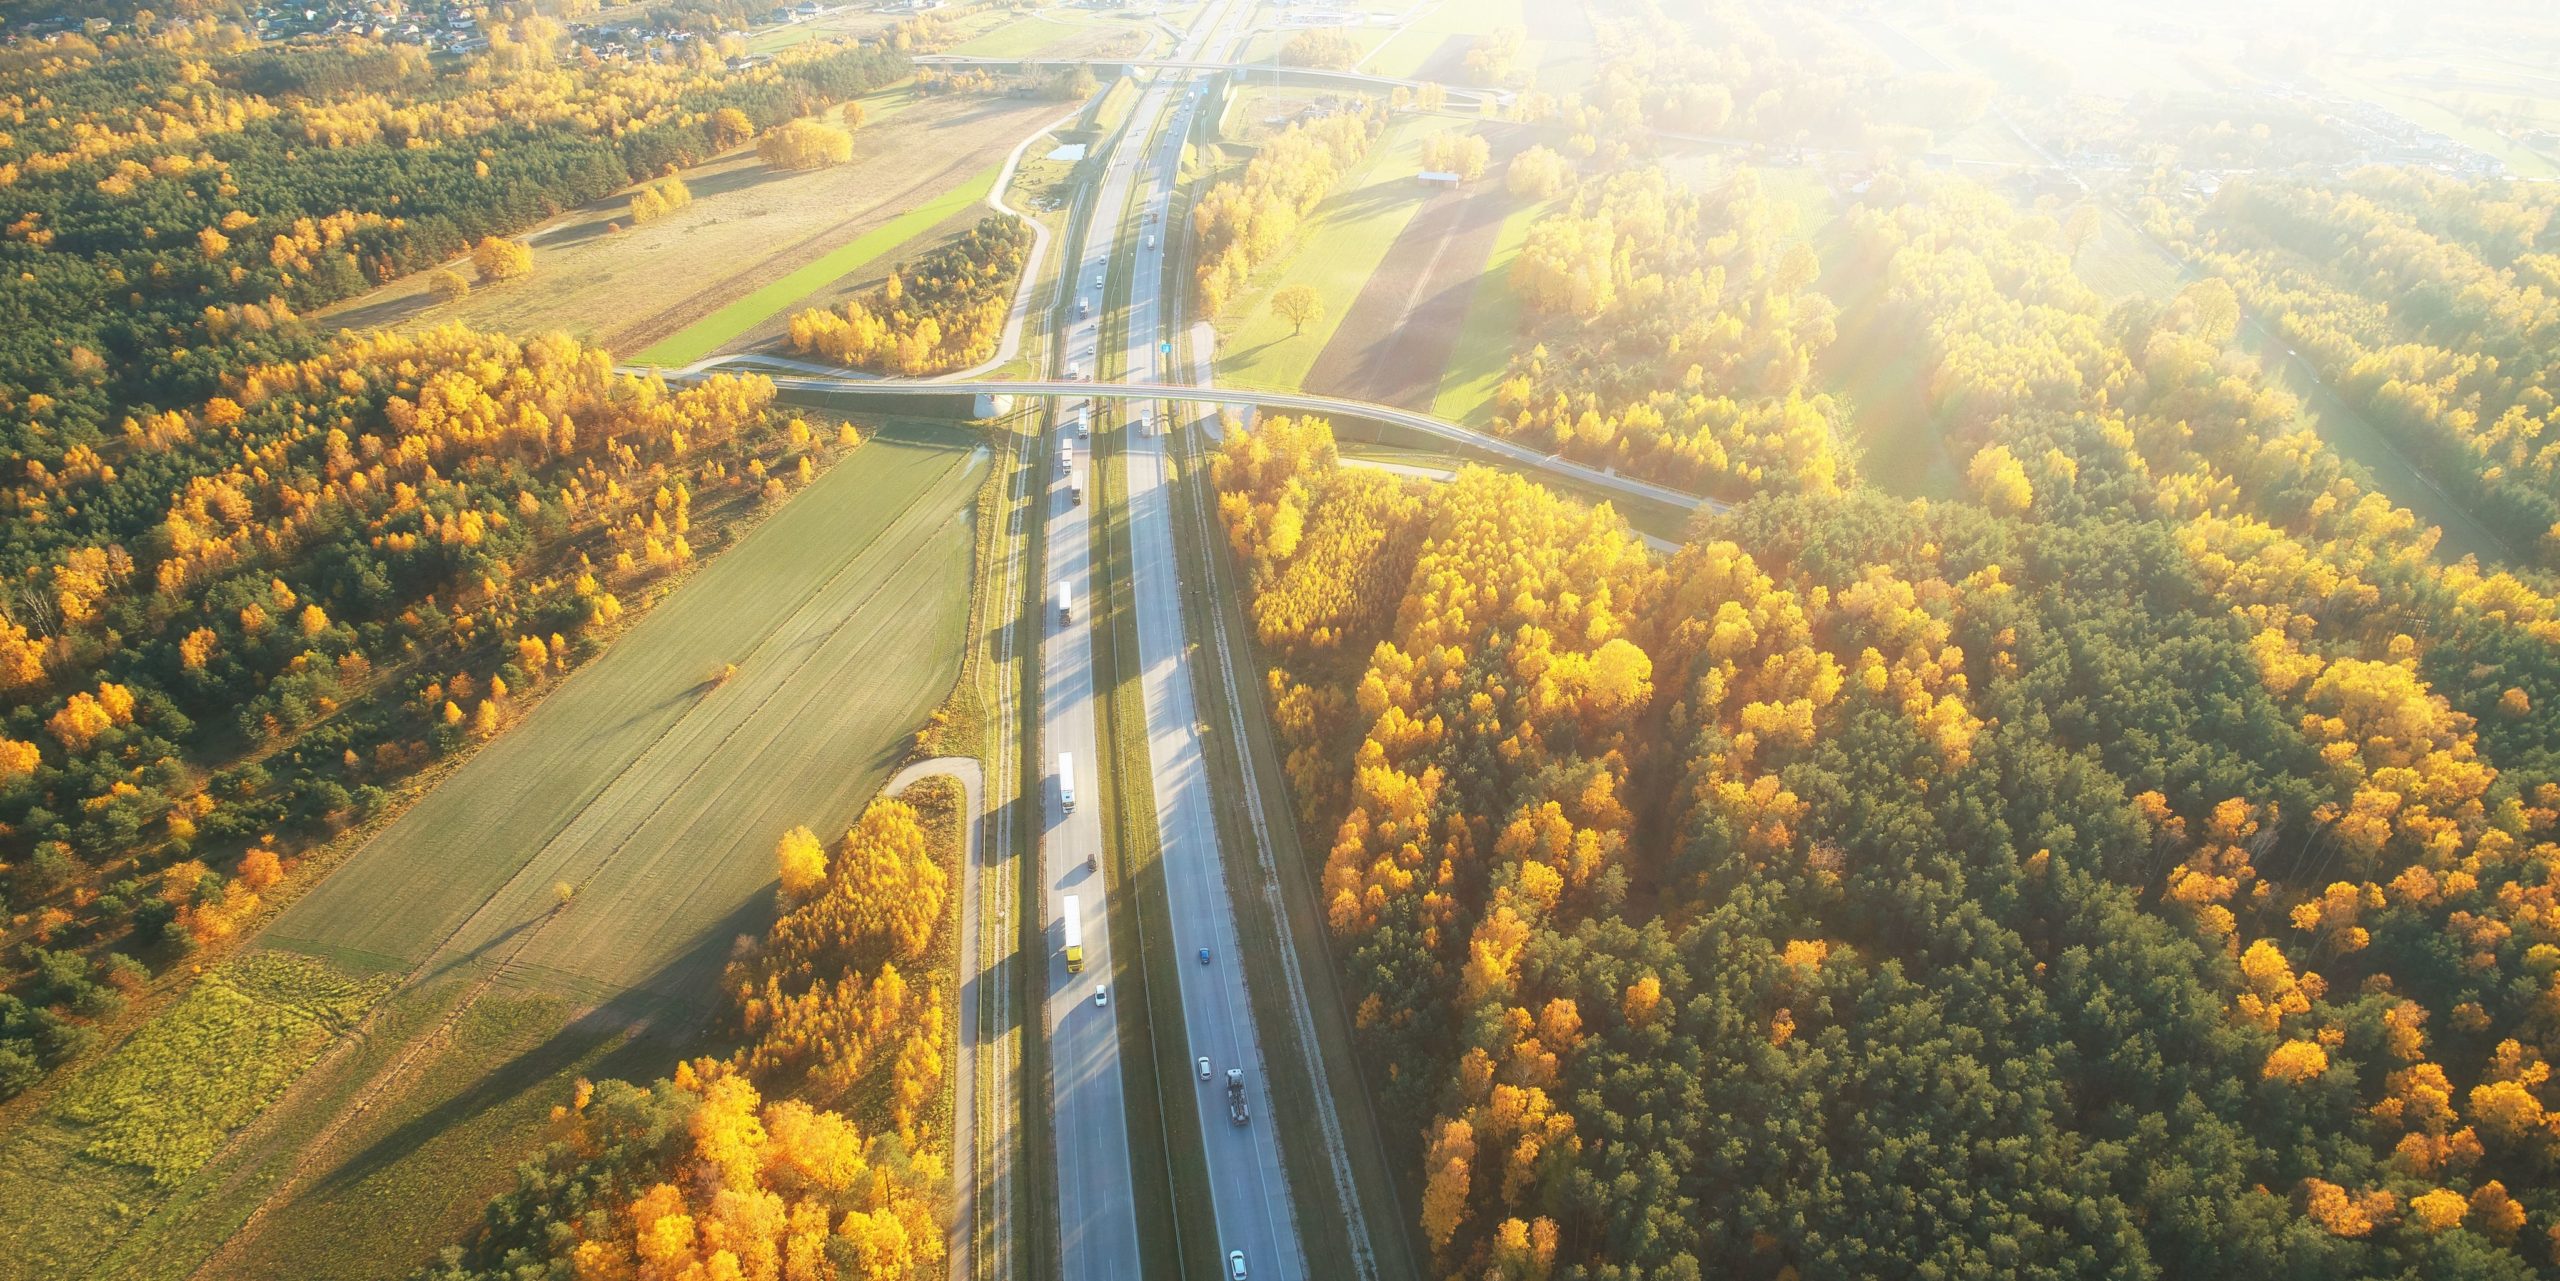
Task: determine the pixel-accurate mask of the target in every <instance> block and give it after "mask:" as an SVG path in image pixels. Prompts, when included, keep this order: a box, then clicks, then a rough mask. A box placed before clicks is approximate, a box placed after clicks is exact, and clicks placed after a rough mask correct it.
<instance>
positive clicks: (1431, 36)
mask: <svg viewBox="0 0 2560 1281" xmlns="http://www.w3.org/2000/svg"><path fill="white" fill-rule="evenodd" d="M1539 2H1540V3H1547V2H1549V0H1539ZM1529 3H1530V0H1449V2H1447V3H1442V4H1437V5H1434V6H1432V7H1431V9H1430V11H1429V12H1426V13H1424V14H1423V15H1422V16H1421V17H1419V18H1417V19H1415V20H1414V21H1413V22H1412V23H1411V24H1410V25H1408V26H1407V27H1405V29H1404V30H1402V31H1400V32H1398V33H1396V36H1395V38H1394V39H1392V40H1389V41H1387V43H1386V44H1385V46H1384V47H1382V48H1380V49H1379V50H1378V51H1377V53H1376V54H1375V55H1373V56H1372V57H1371V58H1370V60H1369V63H1368V65H1367V66H1366V67H1365V68H1363V69H1364V70H1367V71H1370V72H1374V73H1376V74H1378V75H1382V76H1395V77H1398V78H1410V77H1412V76H1413V75H1414V73H1416V72H1418V71H1420V70H1422V68H1423V65H1424V64H1426V63H1428V62H1429V61H1431V56H1432V55H1433V54H1435V53H1438V52H1439V51H1440V47H1441V45H1442V44H1443V43H1445V42H1446V41H1447V40H1448V38H1449V37H1450V36H1488V35H1491V34H1493V33H1494V32H1496V31H1498V30H1501V29H1502V28H1504V27H1522V28H1526V27H1527V25H1528V5H1529Z"/></svg>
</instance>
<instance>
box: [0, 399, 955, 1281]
mask: <svg viewBox="0 0 2560 1281" xmlns="http://www.w3.org/2000/svg"><path fill="white" fill-rule="evenodd" d="M985 465H986V464H985V454H984V450H983V448H982V447H981V446H980V445H979V444H978V442H977V441H976V439H975V438H974V437H971V436H968V435H966V434H963V433H960V432H957V431H953V430H950V429H947V428H936V429H917V430H912V431H906V430H902V431H898V432H894V433H891V434H885V435H883V436H882V437H880V438H877V439H874V440H872V441H871V442H869V443H868V444H866V445H864V446H863V447H862V448H861V449H860V450H858V451H856V452H855V454H854V455H853V456H852V457H851V458H849V459H847V460H846V461H844V462H842V463H840V464H838V465H837V466H835V467H834V468H832V469H830V470H829V471H828V472H826V473H825V474H824V475H822V476H821V477H820V478H819V479H818V480H817V481H816V482H815V483H814V484H813V485H812V486H811V487H810V488H809V489H808V490H807V491H806V492H805V493H802V494H800V495H799V496H797V497H796V498H794V499H793V500H792V501H790V502H789V503H788V504H786V505H785V506H784V507H782V508H781V509H780V510H779V511H778V512H777V513H776V514H775V515H774V516H772V517H771V518H770V519H769V520H767V521H766V522H765V523H764V524H762V525H761V526H759V527H758V528H756V529H755V530H754V531H753V532H752V533H750V534H748V535H747V536H746V537H745V538H744V540H743V541H741V542H740V543H739V545H738V546H737V547H736V548H735V549H733V550H731V551H728V552H727V553H725V554H722V555H720V556H718V557H717V558H715V559H713V560H711V561H710V563H709V564H707V565H705V566H704V568H703V569H702V570H701V571H699V572H698V573H697V574H696V575H694V576H693V577H692V578H691V579H690V580H688V581H687V582H686V583H685V584H684V585H683V587H682V588H681V589H679V590H677V591H676V592H675V593H674V594H673V595H672V596H670V597H669V598H668V599H667V600H666V602H665V603H664V604H662V605H660V606H659V607H657V608H656V609H654V610H652V611H651V612H650V613H649V615H648V616H647V617H645V618H644V619H643V620H642V621H641V622H640V623H639V624H638V625H636V626H635V627H633V628H632V630H631V631H630V632H629V633H628V634H627V635H626V636H625V637H623V638H622V639H621V640H620V641H618V642H617V643H616V644H615V646H614V647H613V648H612V649H610V650H608V651H607V652H606V653H605V654H604V655H603V656H602V657H600V658H598V659H597V660H595V661H594V662H593V663H592V664H591V665H589V666H588V667H586V668H584V669H582V670H580V671H579V672H577V673H576V674H575V675H573V676H572V677H571V678H569V680H568V681H567V682H566V683H564V684H563V685H562V686H561V688H560V689H558V690H557V691H556V692H554V693H553V694H552V695H551V696H550V697H549V698H547V699H546V700H545V701H543V702H542V703H541V704H540V705H539V706H538V707H537V708H536V709H535V710H534V711H533V712H532V713H531V714H529V715H528V716H527V718H526V720H525V721H524V723H523V724H521V725H519V726H517V727H515V728H514V729H512V730H510V731H509V732H507V733H506V734H504V735H502V736H501V737H499V738H498V739H497V740H495V741H494V742H492V743H491V744H490V745H489V746H488V747H487V748H485V749H483V750H482V751H481V752H480V753H479V754H478V755H477V756H475V757H474V758H473V759H472V760H471V761H470V762H469V763H467V764H466V765H464V766H463V767H462V768H461V769H459V770H457V771H456V772H455V773H454V775H453V776H452V777H451V778H449V779H448V780H446V782H445V783H444V785H443V786H441V787H440V788H438V789H437V790H436V791H435V792H433V793H431V794H429V795H428V796H427V797H426V798H425V799H423V800H421V801H420V802H419V803H418V804H417V806H416V807H414V808H413V809H412V810H411V811H410V812H409V813H408V814H406V815H405V816H403V817H402V818H401V819H400V820H399V821H398V822H396V823H394V824H393V825H392V826H391V827H390V828H388V829H387V830H386V831H385V832H384V833H383V834H382V835H381V836H379V837H378V838H376V839H375V840H374V841H373V842H372V843H371V844H370V845H368V846H366V847H365V848H364V849H362V850H360V851H359V852H357V853H356V854H355V855H354V856H352V857H351V858H350V859H349V860H348V861H347V862H346V863H345V864H344V865H343V866H341V867H340V868H339V869H338V870H337V872H336V873H335V874H334V875H333V876H332V877H331V878H330V879H328V880H327V881H324V882H323V883H321V884H320V885H319V886H317V887H315V888H314V889H313V890H312V891H311V892H310V894H308V895H307V896H305V897H304V898H303V899H302V900H300V901H299V902H297V903H296V904H295V905H294V906H293V907H292V908H290V909H288V910H287V911H286V912H285V913H284V914H282V915H281V916H280V917H278V919H277V920H276V922H275V923H274V925H273V926H272V927H271V928H270V929H269V930H268V932H267V933H266V934H265V935H264V936H263V937H262V938H261V939H260V940H258V941H257V948H258V949H259V950H257V951H253V952H251V953H249V954H248V955H247V956H246V957H244V958H243V959H241V960H238V961H235V962H232V963H231V964H230V965H228V966H226V967H225V968H224V969H222V970H220V971H217V972H216V974H215V975H214V976H213V977H212V978H211V979H209V980H208V981H207V982H206V983H205V984H203V985H201V986H200V987H199V989H198V991H197V992H196V993H195V994H191V995H190V996H189V997H188V998H187V999H186V1000H184V1001H182V1002H180V1003H179V1004H178V1005H177V1006H175V1007H173V1008H172V1009H171V1011H169V1012H168V1013H167V1014H164V1015H163V1016H162V1017H161V1018H159V1019H158V1020H155V1021H154V1022H153V1023H152V1024H150V1025H148V1026H147V1027H146V1028H145V1029H144V1031H142V1032H141V1033H139V1034H137V1035H136V1036H135V1037H134V1038H133V1039H132V1040H131V1041H130V1042H128V1043H127V1045H126V1046H124V1047H122V1048H121V1049H120V1050H119V1051H117V1053H116V1054H114V1055H112V1056H110V1057H109V1058H108V1059H107V1060H106V1061H105V1062H104V1063H102V1064H101V1065H99V1067H98V1068H96V1069H95V1070H93V1071H92V1072H91V1073H90V1074H88V1075H86V1076H84V1077H82V1078H81V1079H79V1080H78V1081H75V1082H73V1083H72V1084H71V1085H70V1087H69V1088H67V1089H65V1090H64V1091H63V1092H62V1093H61V1094H60V1095H59V1096H57V1098H56V1100H55V1101H54V1102H53V1103H52V1105H51V1106H50V1107H49V1109H48V1110H47V1111H46V1112H44V1113H43V1114H41V1115H39V1116H38V1117H36V1118H35V1119H34V1120H33V1121H31V1122H30V1123H29V1124H28V1125H26V1126H25V1127H24V1128H23V1129H21V1130H20V1131H19V1133H18V1134H16V1135H14V1136H12V1137H11V1138H10V1139H9V1140H8V1142H7V1145H6V1149H5V1150H6V1151H7V1152H9V1153H10V1159H9V1160H8V1161H7V1163H6V1170H5V1171H0V1197H14V1201H13V1203H16V1204H32V1203H35V1201H37V1200H46V1201H48V1202H50V1203H51V1204H53V1205H55V1206H56V1212H54V1213H51V1214H47V1215H43V1216H25V1217H24V1218H23V1219H21V1220H17V1221H12V1222H11V1223H10V1224H9V1225H8V1227H7V1229H6V1231H7V1232H9V1233H10V1234H11V1236H10V1239H8V1240H7V1241H6V1248H5V1249H0V1277H20V1276H23V1277H30V1278H32V1277H49V1276H65V1275H93V1276H111V1277H177V1276H186V1275H190V1274H199V1269H200V1268H201V1273H200V1274H201V1275H207V1276H238V1277H281V1276H292V1277H312V1278H324V1277H361V1276H379V1275H382V1274H383V1273H385V1272H386V1271H392V1272H397V1271H405V1270H406V1269H407V1268H408V1267H410V1266H413V1265H414V1264H416V1263H420V1262H424V1261H426V1260H427V1259H428V1258H429V1257H431V1255H432V1254H433V1252H434V1249H435V1248H436V1247H437V1246H439V1245H441V1244H442V1243H444V1242H448V1241H451V1240H453V1239H455V1238H456V1237H457V1236H458V1235H459V1233H460V1232H461V1231H462V1230H463V1229H464V1228H465V1227H466V1226H467V1225H468V1223H469V1222H470V1221H471V1220H472V1219H473V1217H474V1216H476V1215H477V1213H478V1210H479V1207H480V1205H481V1204H482V1202H483V1201H484V1200H485V1198H486V1196H487V1195H488V1194H489V1193H490V1192H491V1191H493V1190H495V1189H496V1188H498V1187H499V1186H501V1185H503V1184H504V1183H505V1182H506V1180H507V1179H508V1177H509V1171H510V1170H511V1168H512V1166H513V1164H514V1162H515V1161H517V1160H518V1159H520V1158H521V1157H522V1155H523V1154H524V1153H525V1152H528V1151H530V1150H532V1148H533V1147H534V1146H536V1145H537V1144H538V1142H539V1134H540V1131H541V1127H542V1126H543V1125H544V1124H545V1123H546V1120H547V1117H548V1115H549V1110H550V1108H551V1107H552V1106H553V1105H554V1104H556V1103H557V1102H559V1101H560V1100H561V1099H562V1098H564V1097H565V1095H566V1093H567V1090H568V1085H569V1082H570V1081H572V1080H574V1079H576V1078H577V1077H580V1076H590V1077H592V1076H595V1075H599V1074H621V1075H632V1074H640V1075H644V1076H645V1075H652V1074H655V1073H657V1072H660V1071H663V1070H664V1065H665V1063H666V1062H667V1060H668V1059H669V1057H670V1056H671V1055H674V1054H677V1053H681V1052H685V1051H687V1050H690V1049H697V1048H701V1047H702V1046H703V1044H704V1037H705V1034H706V1032H707V1031H708V1029H709V1028H710V1027H711V1026H712V1025H713V1024H714V1022H715V1019H716V1012H717V1010H718V1008H719V1006H720V1000H721V998H720V993H719V990H718V982H717V976H718V972H719V968H720V966H721V964H722V963H723V962H724V961H725V960H726V959H727V957H728V955H729V951H730V947H731V944H732V942H733V940H734V939H735V938H736V937H737V936H739V935H740V934H744V933H753V932H755V931H758V930H760V929H761V928H762V927H763V925H764V923H765V922H766V920H767V919H768V918H769V917H770V913H771V908H770V901H771V900H770V897H769V889H770V886H771V884H772V878H773V873H772V854H771V851H772V848H773V842H774V840H775V838H776V836H777V835H778V834H779V833H780V832H781V831H783V830H784V829H786V828H788V827H790V826H792V825H794V824H800V823H806V824H808V825H810V826H811V827H813V828H816V829H819V830H828V829H830V828H832V829H837V830H840V829H841V828H842V827H843V826H845V825H846V824H847V823H849V822H850V821H851V819H852V818H853V816H854V815H855V814H856V813H857V812H858V811H859V809H860V807H861V805H862V803H863V802H864V801H865V800H867V799H868V798H869V797H870V796H871V794H872V793H873V792H874V791H875V790H876V788H877V787H878V785H879V784H880V782H881V780H882V779H883V778H885V777H886V776H887V773H888V771H889V769H890V767H891V766H892V765H894V764H895V763H896V762H897V761H898V760H899V759H901V758H902V756H903V755H904V754H905V752H906V750H907V748H908V743H909V736H910V732H911V731H912V730H913V729H914V727H915V726H916V725H917V724H918V723H920V722H921V721H922V720H923V719H924V717H925V715H926V713H927V712H928V711H929V710H931V709H932V708H933V707H934V706H935V705H936V704H938V703H939V702H941V701H942V699H943V698H944V697H945V696H946V695H947V694H948V692H949V690H950V687H951V685H952V683H953V681H954V679H955V678H956V676H957V673H958V660H959V650H960V646H959V645H958V643H957V641H958V637H959V634H960V632H961V630H962V627H963V624H964V620H965V616H966V612H967V589H968V584H969V581H970V570H971V566H970V562H971V557H972V555H973V548H974V538H973V535H972V533H971V530H970V522H969V513H970V511H971V510H973V508H972V500H973V498H974V496H975V494H976V492H977V489H978V486H979V481H980V478H981V477H982V476H983V473H984V468H985ZM730 664H735V667H736V670H735V673H734V675H728V676H726V678H725V679H724V676H723V673H724V670H725V669H726V668H727V667H728V665H730ZM563 885H565V886H567V887H568V889H569V894H568V896H567V897H566V898H565V899H564V897H563V896H562V894H561V893H560V890H559V887H561V886H563ZM401 976H406V982H405V985H404V986H403V987H401V988H400V989H399V990H398V991H397V992H396V993H394V994H393V995H391V996H390V997H389V999H388V1000H383V999H382V993H383V991H384V990H385V988H386V986H387V985H388V984H389V983H390V982H392V981H393V980H395V979H397V978H400V977H401ZM367 1010H370V1013H365V1011H367ZM360 1015H361V1016H362V1018H363V1022H362V1030H361V1034H360V1035H357V1036H354V1037H340V1036H337V1035H336V1034H337V1033H338V1032H339V1031H340V1030H342V1029H344V1028H345V1027H347V1026H348V1025H349V1024H350V1023H353V1022H355V1021H356V1020H357V1019H358V1017H359V1016H360ZM333 1042H334V1044H333ZM306 1064H316V1065H315V1066H313V1067H311V1068H310V1070H308V1071H305V1070H303V1069H304V1065H306ZM297 1078H298V1079H297ZM153 1091H165V1092H166V1093H167V1095H168V1098H169V1103H168V1106H166V1107H163V1108H158V1109H154V1110H152V1111H151V1112H149V1113H147V1114H146V1115H148V1116H150V1117H152V1118H155V1119H159V1118H163V1117H165V1120H164V1121H162V1123H160V1124H158V1125H157V1126H155V1127H152V1130H151V1132H150V1133H148V1134H143V1133H136V1132H130V1131H131V1130H132V1127H131V1126H129V1125H128V1126H126V1127H125V1128H123V1129H118V1130H115V1131H113V1132H108V1131H106V1130H104V1129H97V1130H93V1129H91V1128H90V1127H89V1126H88V1125H86V1124H85V1123H84V1117H86V1116H87V1115H89V1113H90V1110H89V1109H86V1108H85V1107H84V1104H83V1100H85V1099H88V1098H90V1097H92V1096H93V1095H97V1096H100V1097H106V1096H113V1097H130V1096H134V1095H136V1094H138V1093H151V1092H153ZM279 1096H281V1099H282V1102H281V1103H278V1104H276V1105H275V1106H272V1107H269V1106H267V1105H268V1103H269V1101H270V1100H274V1099H277V1098H278V1097H279ZM98 1111H100V1112H101V1113H103V1109H99V1110H98ZM252 1117H255V1118H256V1119H255V1120H251V1118H252ZM244 1122H245V1123H247V1125H246V1129H245V1130H239V1127H241V1126H242V1125H243V1123H244ZM235 1130H238V1131H239V1132H238V1133H237V1136H236V1137H233V1132H234V1131H235ZM226 1142H227V1146H225V1144H226ZM12 1186H15V1187H16V1188H17V1189H18V1190H17V1191H16V1192H12V1191H10V1190H9V1189H10V1188H11V1187H12ZM38 1189H44V1191H43V1192H41V1193H40V1192H38ZM262 1206H263V1207H264V1208H263V1209H261V1207H262ZM244 1221H245V1222H246V1223H247V1227H246V1228H245V1230H244V1229H242V1228H241V1225H242V1224H243V1222H244ZM226 1242H227V1244H226ZM217 1247H218V1249H217ZM208 1257H210V1258H211V1260H212V1262H211V1265H210V1266H203V1265H205V1262H206V1260H207V1259H208Z"/></svg>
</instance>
